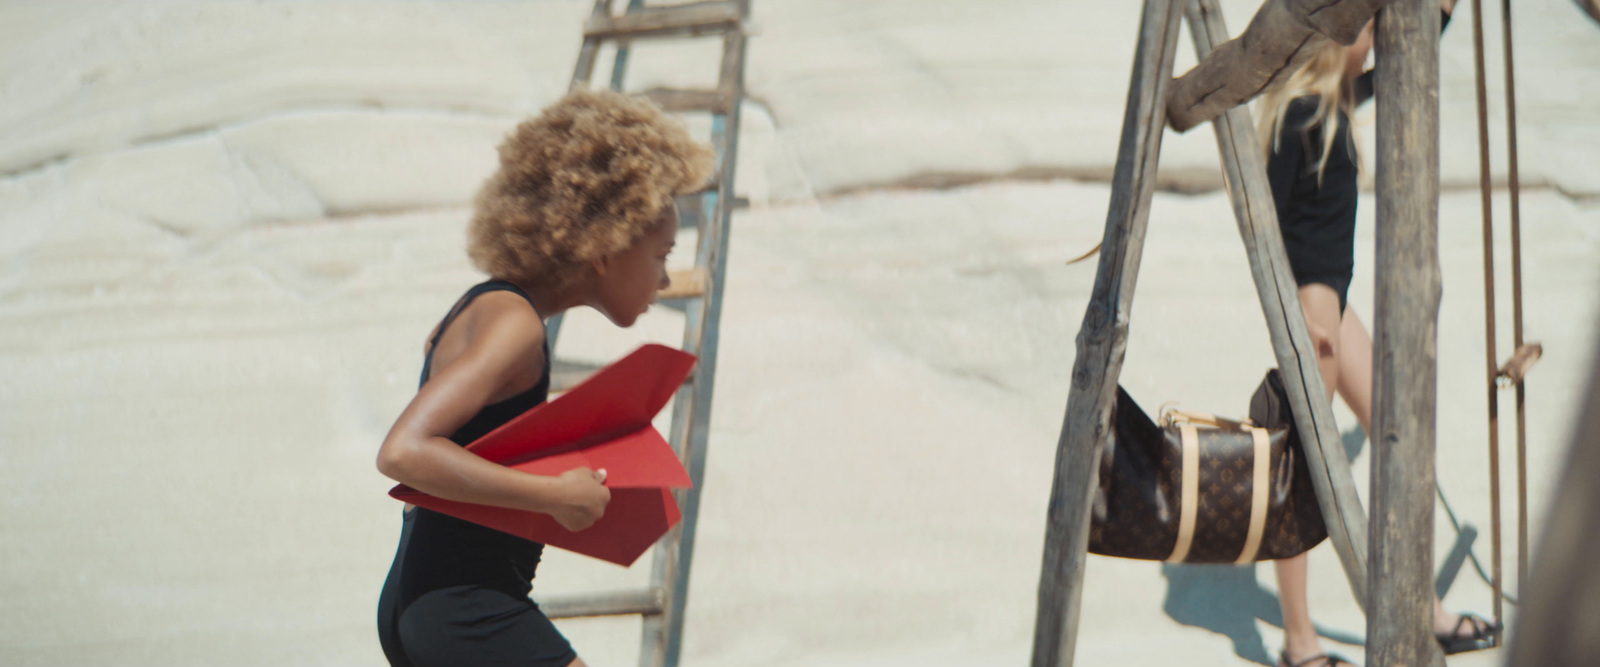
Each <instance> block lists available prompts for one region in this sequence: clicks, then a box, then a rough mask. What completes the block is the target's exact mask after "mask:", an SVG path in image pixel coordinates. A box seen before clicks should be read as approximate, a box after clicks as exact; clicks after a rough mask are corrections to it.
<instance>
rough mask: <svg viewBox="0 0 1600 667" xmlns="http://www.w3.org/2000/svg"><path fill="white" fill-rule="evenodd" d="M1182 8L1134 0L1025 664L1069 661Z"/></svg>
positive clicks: (1048, 666) (1047, 666)
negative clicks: (1117, 140)
mask: <svg viewBox="0 0 1600 667" xmlns="http://www.w3.org/2000/svg"><path fill="white" fill-rule="evenodd" d="M1182 9H1183V5H1182V4H1181V2H1179V1H1178V0H1145V3H1144V18H1143V19H1142V20H1141V22H1140V28H1139V44H1138V46H1137V48H1136V49H1135V51H1134V59H1133V75H1132V81H1131V83H1130V84H1129V86H1128V102H1127V111H1126V113H1125V115H1124V116H1123V121H1122V141H1121V144H1120V146H1119V148H1118V150H1117V166H1116V171H1115V173H1114V175H1113V177H1112V182H1111V207H1110V211H1109V212H1108V213H1107V215H1106V232H1105V237H1104V240H1103V241H1102V245H1101V247H1102V249H1103V251H1102V253H1101V255H1100V267H1099V271H1098V273H1096V275H1095V283H1094V291H1093V293H1092V296H1091V297H1090V300H1089V307H1088V310H1087V311H1086V312H1085V313H1084V316H1083V326H1082V328H1080V329H1079V330H1078V340H1077V343H1078V355H1077V360H1076V361H1075V362H1074V363H1073V366H1072V389H1071V392H1070V393H1069V395H1068V398H1067V410H1066V416H1065V418H1064V422H1063V424H1062V427H1061V438H1060V440H1059V441H1058V442H1057V445H1056V464H1055V480H1054V482H1053V483H1052V485H1051V488H1050V505H1049V509H1048V513H1047V514H1048V519H1047V523H1046V527H1045V545H1044V564H1043V566H1042V567H1041V572H1040V575H1039V607H1038V611H1037V616H1036V617H1035V621H1034V634H1033V663H1032V664H1033V665H1034V667H1065V666H1067V665H1071V664H1072V660H1073V652H1074V649H1075V647H1076V644H1077V638H1078V606H1079V603H1080V602H1081V601H1082V597H1083V568H1084V562H1085V561H1086V560H1087V559H1088V542H1089V509H1090V504H1091V503H1090V499H1091V497H1092V496H1091V494H1092V492H1093V490H1094V488H1095V486H1096V484H1097V480H1096V478H1097V477H1098V473H1099V468H1100V466H1099V460H1100V450H1101V447H1102V446H1103V445H1104V443H1105V438H1106V434H1107V432H1108V429H1109V428H1110V423H1109V422H1110V416H1111V405H1112V400H1113V398H1114V397H1115V394H1116V387H1117V376H1118V375H1119V374H1120V373H1121V371H1122V359H1123V354H1124V353H1125V351H1126V346H1127V340H1128V314H1129V311H1130V310H1131V307H1132V305H1133V288H1134V283H1135V282H1136V279H1137V278H1138V275H1139V259H1140V254H1141V252H1142V251H1143V249H1144V232H1145V222H1146V221H1147V220H1148V219H1149V212H1150V200H1151V198H1152V196H1153V195H1154V192H1155V182H1156V163H1157V161H1158V158H1159V156H1160V152H1161V135H1162V133H1163V131H1164V130H1165V129H1166V111H1165V110H1166V90H1167V85H1168V82H1169V81H1170V80H1171V78H1172V63H1173V59H1174V57H1175V56H1176V54H1177V51H1178V22H1179V20H1180V19H1181V18H1182V16H1183V15H1182Z"/></svg>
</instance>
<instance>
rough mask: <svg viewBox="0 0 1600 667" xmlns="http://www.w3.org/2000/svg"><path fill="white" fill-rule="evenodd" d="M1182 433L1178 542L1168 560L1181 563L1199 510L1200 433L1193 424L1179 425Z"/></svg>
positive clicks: (1187, 549)
mask: <svg viewBox="0 0 1600 667" xmlns="http://www.w3.org/2000/svg"><path fill="white" fill-rule="evenodd" d="M1179 432H1180V433H1182V434H1183V487H1182V488H1183V491H1182V493H1181V495H1180V496H1179V502H1178V543H1177V544H1174V545H1172V555H1171V556H1168V557H1167V561H1168V562H1172V563H1181V562H1183V559H1184V558H1187V557H1188V556H1189V545H1190V544H1192V543H1193V542H1194V519H1195V515H1196V514H1198V513H1199V511H1200V433H1199V432H1198V431H1196V430H1195V427H1194V426H1191V425H1188V424H1184V425H1183V426H1181V427H1179Z"/></svg>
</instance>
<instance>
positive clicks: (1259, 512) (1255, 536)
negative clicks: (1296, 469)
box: [1234, 428, 1272, 563]
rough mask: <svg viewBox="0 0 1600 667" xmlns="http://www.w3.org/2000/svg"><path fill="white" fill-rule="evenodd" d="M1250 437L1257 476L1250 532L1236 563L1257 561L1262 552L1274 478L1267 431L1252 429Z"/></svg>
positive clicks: (1252, 494) (1255, 475) (1253, 494)
mask: <svg viewBox="0 0 1600 667" xmlns="http://www.w3.org/2000/svg"><path fill="white" fill-rule="evenodd" d="M1250 435H1251V436H1252V437H1253V438H1254V439H1255V445H1256V459H1255V474H1254V475H1253V476H1252V481H1251V486H1250V532H1249V533H1248V534H1247V535H1246V536H1245V538H1244V549H1243V550H1241V551H1240V552H1239V560H1237V561H1234V562H1236V563H1250V562H1254V561H1255V559H1256V552H1257V551H1260V550H1261V534H1262V533H1264V532H1266V528H1267V487H1268V486H1269V485H1270V484H1271V478H1272V474H1271V468H1272V461H1271V460H1270V459H1271V458H1272V443H1271V442H1270V441H1269V440H1267V429H1264V428H1252V429H1250Z"/></svg>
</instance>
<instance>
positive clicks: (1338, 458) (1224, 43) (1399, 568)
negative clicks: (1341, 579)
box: [1032, 0, 1444, 667]
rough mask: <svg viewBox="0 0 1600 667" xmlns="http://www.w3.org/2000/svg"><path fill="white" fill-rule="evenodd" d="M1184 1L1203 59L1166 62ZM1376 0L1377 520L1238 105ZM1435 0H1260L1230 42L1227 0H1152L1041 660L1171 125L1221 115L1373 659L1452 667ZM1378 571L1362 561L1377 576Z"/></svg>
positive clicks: (1317, 476)
mask: <svg viewBox="0 0 1600 667" xmlns="http://www.w3.org/2000/svg"><path fill="white" fill-rule="evenodd" d="M1185 15H1187V18H1188V23H1189V26H1190V29H1191V34H1192V37H1193V42H1194V44H1195V49H1196V51H1197V52H1198V55H1199V58H1200V63H1199V64H1198V65H1197V66H1196V67H1195V68H1194V69H1193V70H1191V71H1190V72H1189V73H1187V74H1185V75H1184V76H1183V77H1181V78H1179V79H1176V80H1174V79H1172V69H1173V59H1174V57H1175V55H1176V51H1177V48H1178V28H1179V24H1180V22H1181V21H1182V20H1183V19H1184V17H1185ZM1374 16H1376V17H1377V24H1378V29H1377V33H1376V41H1375V47H1376V50H1377V62H1378V73H1377V88H1378V89H1379V91H1380V93H1379V95H1378V96H1377V117H1378V131H1377V160H1376V163H1377V179H1376V180H1377V189H1378V192H1377V194H1378V209H1377V275H1378V284H1377V304H1376V305H1377V307H1376V313H1375V315H1374V331H1373V334H1374V335H1373V339H1374V341H1373V342H1374V357H1375V358H1374V396H1373V433H1372V434H1371V437H1372V441H1373V443H1374V447H1373V465H1372V484H1371V495H1372V503H1373V511H1372V517H1373V521H1372V525H1371V526H1370V531H1371V532H1370V534H1371V536H1372V540H1371V544H1370V551H1369V543H1368V535H1369V526H1368V524H1367V515H1366V512H1365V511H1363V509H1362V506H1361V501H1360V498H1358V497H1357V495H1356V490H1355V482H1354V479H1353V478H1352V476H1351V473H1350V466H1349V462H1348V461H1347V460H1346V458H1345V453H1344V449H1343V447H1342V444H1341V441H1340V437H1339V432H1338V429H1337V427H1336V426H1335V424H1334V421H1333V415H1332V408H1331V405H1330V401H1329V396H1328V392H1327V390H1326V388H1325V387H1324V386H1323V383H1322V379H1321V371H1320V370H1319V369H1318V365H1317V351H1316V349H1315V348H1314V346H1313V344H1312V341H1311V336H1310V334H1309V333H1308V332H1307V329H1306V324H1305V316H1304V314H1303V313H1302V312H1301V309H1300V301H1299V297H1298V288H1297V285H1296V283H1295V280H1294V278H1293V276H1292V274H1291V273H1290V269H1289V264H1288V258H1287V256H1286V254H1285V252H1284V247H1283V240H1282V237H1281V235H1280V233H1279V231H1278V221H1277V212H1276V209H1275V208H1274V205H1273V200H1272V191H1271V188H1270V186H1269V185H1268V183H1267V176H1266V170H1265V165H1264V159H1263V153H1262V151H1261V148H1260V146H1259V142H1258V140H1257V138H1256V134H1255V128H1254V125H1253V124H1252V123H1251V119H1250V113H1249V111H1248V110H1247V109H1245V108H1244V107H1242V106H1240V105H1241V104H1243V103H1245V102H1248V101H1249V100H1250V99H1251V98H1252V97H1254V96H1255V95H1257V94H1259V93H1260V92H1261V91H1262V90H1263V89H1265V88H1266V87H1267V85H1269V84H1270V83H1272V82H1273V81H1274V80H1276V79H1277V78H1279V77H1283V76H1287V75H1288V74H1290V73H1292V72H1293V71H1294V70H1295V68H1297V67H1298V66H1299V64H1300V63H1301V62H1304V60H1305V59H1306V58H1307V57H1309V56H1310V54H1311V53H1312V51H1313V50H1314V49H1315V48H1317V47H1318V46H1320V45H1321V44H1322V43H1323V41H1324V40H1327V39H1333V40H1336V41H1338V42H1340V43H1342V44H1349V43H1351V42H1353V41H1354V40H1355V38H1356V37H1357V35H1358V34H1359V33H1360V31H1361V29H1362V27H1363V26H1364V25H1365V24H1366V22H1367V20H1368V19H1370V18H1372V17H1374ZM1438 21H1439V11H1438V6H1437V4H1436V2H1435V0H1267V2H1266V4H1264V5H1263V6H1262V8H1261V9H1260V10H1259V11H1258V12H1257V13H1256V15H1255V17H1254V18H1253V19H1252V20H1251V22H1250V25H1249V27H1248V28H1247V29H1246V30H1245V32H1244V33H1243V34H1241V35H1240V36H1239V37H1238V38H1237V39H1234V40H1232V41H1228V40H1227V29H1226V28H1225V26H1224V25H1223V22H1222V15H1221V12H1220V8H1219V6H1218V4H1217V0H1145V2H1144V15H1143V19H1142V21H1141V27H1140V32H1139V41H1138V46H1137V48H1136V50H1135V54H1134V61H1133V75H1132V81H1131V83H1130V85H1129V90H1128V100H1127V110H1126V113H1125V115H1124V119H1123V128H1122V138H1121V142H1120V146H1119V148H1118V154H1117V163H1116V170H1115V173H1114V176H1113V180H1112V186H1111V187H1112V190H1111V205H1110V212H1109V213H1108V215H1107V218H1106V231H1105V237H1104V239H1103V241H1102V245H1101V248H1102V252H1101V256H1100V264H1099V269H1098V272H1097V273H1096V276H1095V284H1094V289H1093V292H1092V295H1091V297H1090V301H1089V306H1088V309H1087V312H1086V313H1085V314H1084V319H1083V325H1082V328H1081V329H1080V330H1079V332H1078V338H1077V359H1076V361H1075V363H1074V365H1073V369H1072V385H1071V391H1070V394H1069V396H1068V401H1067V411H1066V416H1065V419H1064V423H1063V426H1062V429H1061V438H1060V441H1059V443H1058V445H1057V451H1056V464H1055V481H1054V483H1053V485H1052V488H1051V491H1050V504H1049V508H1048V520H1047V526H1046V536H1045V550H1044V563H1043V566H1042V568H1041V574H1040V581H1039V606H1038V612H1037V617H1036V621H1035V627H1034V643H1033V655H1032V664H1033V665H1034V667H1056V666H1062V665H1071V664H1072V661H1073V653H1074V648H1075V644H1076V641H1077V629H1078V617H1079V605H1080V602H1081V598H1082V592H1083V573H1084V566H1085V563H1086V561H1087V556H1088V552H1087V546H1088V533H1089V520H1090V507H1091V499H1092V493H1093V490H1094V488H1095V487H1096V485H1097V483H1096V476H1097V474H1098V471H1099V465H1098V461H1099V457H1100V450H1101V447H1102V445H1103V443H1104V442H1105V438H1106V435H1107V433H1108V430H1109V428H1110V423H1109V418H1110V412H1111V407H1112V405H1113V400H1114V398H1115V393H1116V386H1117V378H1118V375H1119V374H1120V372H1121V369H1122V360H1123V356H1124V353H1125V350H1126V345H1127V332H1128V324H1129V315H1130V312H1131V307H1132V302H1133V290H1134V285H1135V282H1136V280H1137V278H1138V272H1139V261H1140V254H1141V251H1142V249H1143V245H1144V235H1145V226H1146V225H1145V223H1146V221H1147V220H1148V218H1149V208H1150V202H1151V198H1152V195H1153V191H1154V186H1155V180H1156V178H1155V177H1156V165H1157V161H1158V157H1159V155H1160V148H1161V137H1162V133H1163V131H1164V129H1165V127H1166V126H1167V124H1168V123H1169V122H1170V123H1171V125H1172V126H1173V127H1174V129H1177V130H1179V131H1183V130H1187V129H1189V128H1191V127H1194V126H1195V125H1198V124H1199V123H1202V122H1205V121H1208V120H1209V121H1211V122H1212V125H1213V127H1214V129H1215V130H1216V135H1217V144H1218V148H1219V150H1220V152H1221V158H1222V166H1223V176H1224V180H1225V182H1226V184H1227V188H1228V193H1229V196H1230V199H1231V200H1232V203H1233V209H1234V213H1235V216H1236V217H1237V219H1238V224H1239V233H1240V236H1242V237H1243V240H1244V243H1245V249H1246V252H1247V255H1248V256H1249V262H1250V271H1251V274H1252V275H1253V277H1254V279H1255V282H1256V289H1257V292H1258V294H1259V295H1260V298H1261V307H1262V311H1263V313H1264V314H1265V316H1266V321H1267V327H1268V330H1269V333H1270V335H1271V339H1272V345H1273V350H1274V351H1275V353H1276V357H1277V361H1278V365H1279V368H1280V369H1281V371H1282V373H1283V377H1284V381H1285V384H1286V385H1287V387H1288V389H1289V396H1290V404H1291V408H1292V409H1293V411H1294V414H1295V420H1296V426H1297V427H1298V429H1299V431H1300V433H1301V439H1302V441H1303V442H1304V443H1305V454H1306V459H1307V462H1308V463H1309V466H1310V469H1311V472H1312V476H1313V478H1314V482H1315V486H1316V490H1317V497H1318V500H1319V504H1320V506H1321V509H1322V513H1323V516H1324V518H1325V519H1326V521H1327V524H1328V534H1329V536H1330V538H1331V539H1332V541H1333V544H1334V547H1335V549H1336V550H1337V552H1338V555H1339V560H1340V563H1341V564H1342V565H1343V567H1344V571H1345V574H1346V575H1347V577H1348V579H1349V581H1350V587H1351V591H1352V592H1353V593H1354V595H1355V598H1356V600H1357V602H1358V603H1359V604H1360V605H1361V606H1362V608H1363V609H1364V610H1365V611H1366V613H1367V644H1368V651H1367V664H1369V665H1424V664H1426V665H1443V663H1444V658H1443V655H1442V654H1441V652H1440V649H1439V646H1438V644H1437V643H1436V642H1435V641H1434V638H1433V635H1432V631H1431V623H1430V619H1431V610H1432V593H1433V588H1432V577H1431V573H1432V567H1431V561H1432V556H1433V551H1432V549H1433V540H1432V537H1433V490H1434V467H1433V458H1434V429H1435V426H1434V416H1435V410H1436V389H1437V385H1436V382H1437V380H1436V373H1435V371H1436V365H1437V359H1436V344H1435V343H1436V339H1437V323H1438V310H1439V298H1440V289H1441V288H1440V276H1439V260H1438V195H1439V134H1438V133H1439V126H1438V104H1439V98H1438V86H1439V74H1438V35H1439V23H1438ZM1369 573H1370V576H1369Z"/></svg>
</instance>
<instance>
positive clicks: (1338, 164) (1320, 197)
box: [1267, 11, 1450, 284]
mask: <svg viewBox="0 0 1600 667" xmlns="http://www.w3.org/2000/svg"><path fill="white" fill-rule="evenodd" d="M1440 14H1441V18H1440V23H1439V30H1440V31H1441V32H1443V30H1444V28H1445V26H1447V25H1449V24H1450V14H1448V13H1445V12H1443V11H1441V12H1440ZM1376 74H1377V72H1376V70H1373V71H1368V72H1366V73H1363V74H1362V75H1361V76H1359V77H1357V78H1356V80H1355V83H1354V86H1353V90H1352V91H1351V94H1352V99H1353V101H1354V104H1353V105H1352V106H1360V105H1362V104H1364V103H1366V101H1367V100H1369V99H1372V92H1373V80H1374V77H1375V76H1376ZM1320 102H1321V98H1320V97H1318V96H1316V95H1307V96H1305V97H1299V98H1296V99H1294V100H1293V101H1291V102H1290V103H1289V108H1288V109H1286V110H1285V111H1284V114H1283V122H1282V124H1280V125H1279V127H1278V137H1277V147H1276V150H1274V151H1273V152H1272V155H1271V157H1270V158H1268V159H1267V181H1268V183H1270V184H1271V185H1272V200H1273V203H1274V204H1275V205H1276V207H1277V209H1278V226H1279V227H1280V228H1281V229H1282V231H1283V245H1284V249H1285V250H1286V251H1288V255H1289V267H1290V269H1291V270H1292V271H1293V272H1294V277H1295V282H1297V283H1300V284H1306V283H1308V282H1322V281H1324V280H1334V281H1337V280H1339V279H1342V280H1343V281H1344V283H1345V284H1348V283H1349V279H1350V274H1351V272H1352V270H1353V269H1354V267H1355V235H1356V201H1357V199H1358V198H1359V194H1360V193H1359V191H1358V190H1357V187H1356V186H1357V176H1358V170H1357V168H1356V147H1355V144H1354V142H1353V141H1352V140H1351V137H1350V117H1349V116H1348V115H1346V114H1345V112H1344V110H1343V109H1340V110H1338V111H1337V113H1338V115H1339V128H1338V130H1336V133H1335V135H1334V137H1333V145H1332V146H1331V151H1330V153H1329V154H1328V161H1327V164H1326V165H1325V166H1324V167H1323V169H1322V173H1321V174H1320V176H1319V174H1318V173H1317V166H1318V164H1320V163H1321V161H1322V147H1323V138H1324V137H1323V129H1324V128H1323V125H1322V124H1321V123H1318V124H1316V125H1311V122H1312V119H1314V118H1315V117H1316V113H1317V105H1318V104H1320Z"/></svg>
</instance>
